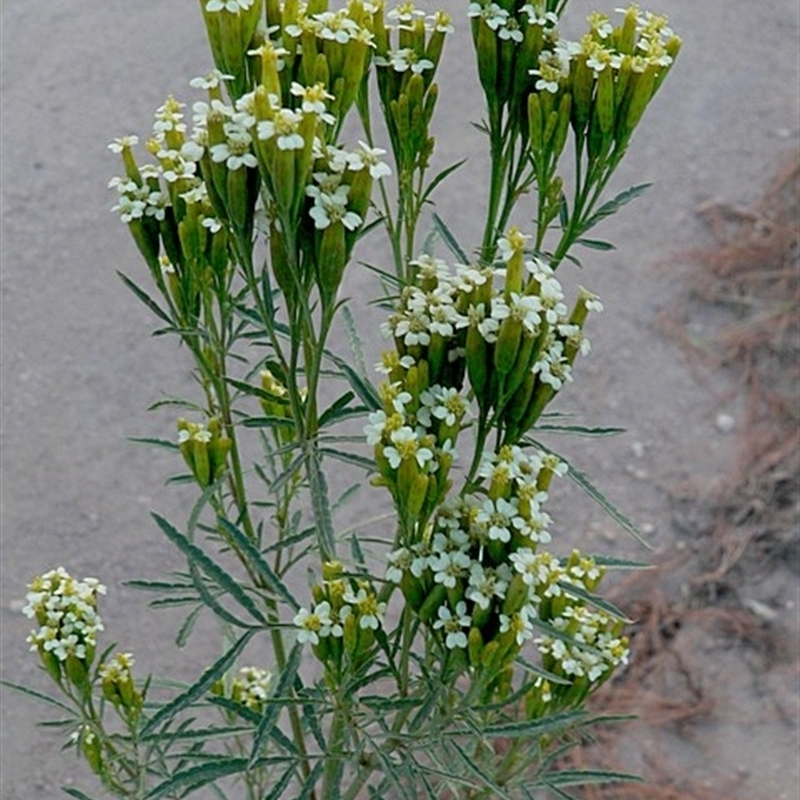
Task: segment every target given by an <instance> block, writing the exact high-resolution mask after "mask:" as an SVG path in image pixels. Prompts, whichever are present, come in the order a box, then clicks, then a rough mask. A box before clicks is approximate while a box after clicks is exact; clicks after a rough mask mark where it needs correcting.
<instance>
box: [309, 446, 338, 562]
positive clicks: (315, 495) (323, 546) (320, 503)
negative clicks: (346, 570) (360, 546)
mask: <svg viewBox="0 0 800 800" xmlns="http://www.w3.org/2000/svg"><path fill="white" fill-rule="evenodd" d="M306 465H307V470H308V482H309V485H310V487H311V506H312V508H313V511H314V520H315V521H316V523H317V541H318V542H319V547H320V550H321V552H322V559H323V561H332V560H333V559H334V557H335V554H336V543H335V536H334V531H333V519H332V517H331V507H330V501H329V500H328V482H327V481H326V480H325V475H324V473H323V472H322V469H321V468H320V463H319V456H318V455H317V453H316V452H315V451H314V450H311V451H310V452H309V453H308V456H307V459H306Z"/></svg>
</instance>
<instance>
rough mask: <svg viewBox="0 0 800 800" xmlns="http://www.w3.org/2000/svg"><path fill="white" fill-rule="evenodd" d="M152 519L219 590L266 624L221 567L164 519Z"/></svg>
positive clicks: (262, 616)
mask: <svg viewBox="0 0 800 800" xmlns="http://www.w3.org/2000/svg"><path fill="white" fill-rule="evenodd" d="M153 519H155V521H156V523H157V524H158V526H159V528H161V530H162V531H163V532H164V533H165V534H166V536H167V538H168V539H169V540H170V541H171V542H172V543H173V544H174V545H176V547H177V548H178V549H179V550H180V551H181V552H183V553H184V555H185V556H186V557H187V558H188V559H189V561H190V562H193V563H195V564H197V566H198V567H199V568H200V569H201V570H202V571H203V572H205V574H206V575H208V577H209V578H211V580H213V581H215V582H216V583H217V585H218V586H219V587H220V588H221V589H223V590H225V591H226V592H227V593H228V594H229V595H231V597H233V599H234V600H236V601H237V602H238V603H239V605H241V606H242V608H244V609H245V610H246V611H248V612H249V613H250V614H251V616H253V617H255V619H257V620H258V621H259V622H260V623H262V624H264V625H265V624H266V622H267V621H266V619H265V618H264V615H263V614H262V613H261V611H260V610H259V608H258V606H256V604H255V602H254V601H253V598H252V597H250V595H249V594H247V593H246V592H245V590H244V589H243V588H242V586H241V584H239V583H238V582H237V581H236V580H235V579H234V578H232V577H231V576H230V575H229V574H228V572H227V571H226V570H225V569H223V567H221V566H220V565H219V564H217V563H216V562H215V561H213V560H212V559H211V558H209V557H208V556H207V555H206V554H205V553H204V552H203V551H202V550H201V549H200V548H199V547H197V546H196V545H194V544H192V543H191V542H190V541H189V540H188V539H187V538H186V537H185V536H184V535H183V534H182V533H180V531H178V530H177V529H176V528H174V527H173V526H172V525H171V524H170V523H169V522H167V520H166V519H164V518H163V517H161V516H159V515H158V514H153Z"/></svg>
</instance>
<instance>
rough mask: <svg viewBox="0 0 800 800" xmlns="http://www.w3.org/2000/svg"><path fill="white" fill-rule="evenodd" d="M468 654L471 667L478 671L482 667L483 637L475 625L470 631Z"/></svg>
mask: <svg viewBox="0 0 800 800" xmlns="http://www.w3.org/2000/svg"><path fill="white" fill-rule="evenodd" d="M467 652H468V653H469V663H470V666H472V667H474V668H475V669H478V668H479V667H480V666H481V656H482V655H483V636H482V635H481V632H480V630H478V628H477V627H475V626H474V625H473V626H472V627H471V628H470V629H469V636H468V637H467Z"/></svg>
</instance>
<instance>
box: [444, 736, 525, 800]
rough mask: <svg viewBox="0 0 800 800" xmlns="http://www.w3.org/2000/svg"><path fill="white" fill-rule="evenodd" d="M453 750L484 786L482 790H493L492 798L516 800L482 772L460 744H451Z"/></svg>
mask: <svg viewBox="0 0 800 800" xmlns="http://www.w3.org/2000/svg"><path fill="white" fill-rule="evenodd" d="M450 744H451V745H452V746H453V749H455V751H456V752H457V753H458V754H459V756H460V757H461V761H462V763H463V765H464V766H465V767H466V769H467V771H468V772H470V773H472V775H474V776H475V777H476V778H478V780H479V781H480V782H481V784H482V786H481V787H480V788H481V789H491V790H492V792H493V794H492V797H497V798H501V800H514V799H513V798H512V797H511V795H510V794H506V793H505V792H504V791H503V790H502V789H501V788H500V786H498V785H497V783H496V782H495V781H494V779H493V778H492V777H491V775H488V774H487V773H486V772H485V771H484V770H482V769H481V768H480V767H479V766H478V765H477V764H476V763H475V761H474V759H472V758H470V757H469V756H468V755H467V754H466V753H465V752H464V749H463V748H462V747H461V746H460V745H459V743H458V742H451V743H450Z"/></svg>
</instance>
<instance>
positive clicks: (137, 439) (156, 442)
mask: <svg viewBox="0 0 800 800" xmlns="http://www.w3.org/2000/svg"><path fill="white" fill-rule="evenodd" d="M127 441H129V442H133V443H134V444H147V445H151V446H152V447H162V448H163V449H164V450H171V451H173V452H174V451H175V450H177V449H178V445H177V444H175V442H171V441H170V440H169V439H156V438H152V437H149V436H128V437H127Z"/></svg>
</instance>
